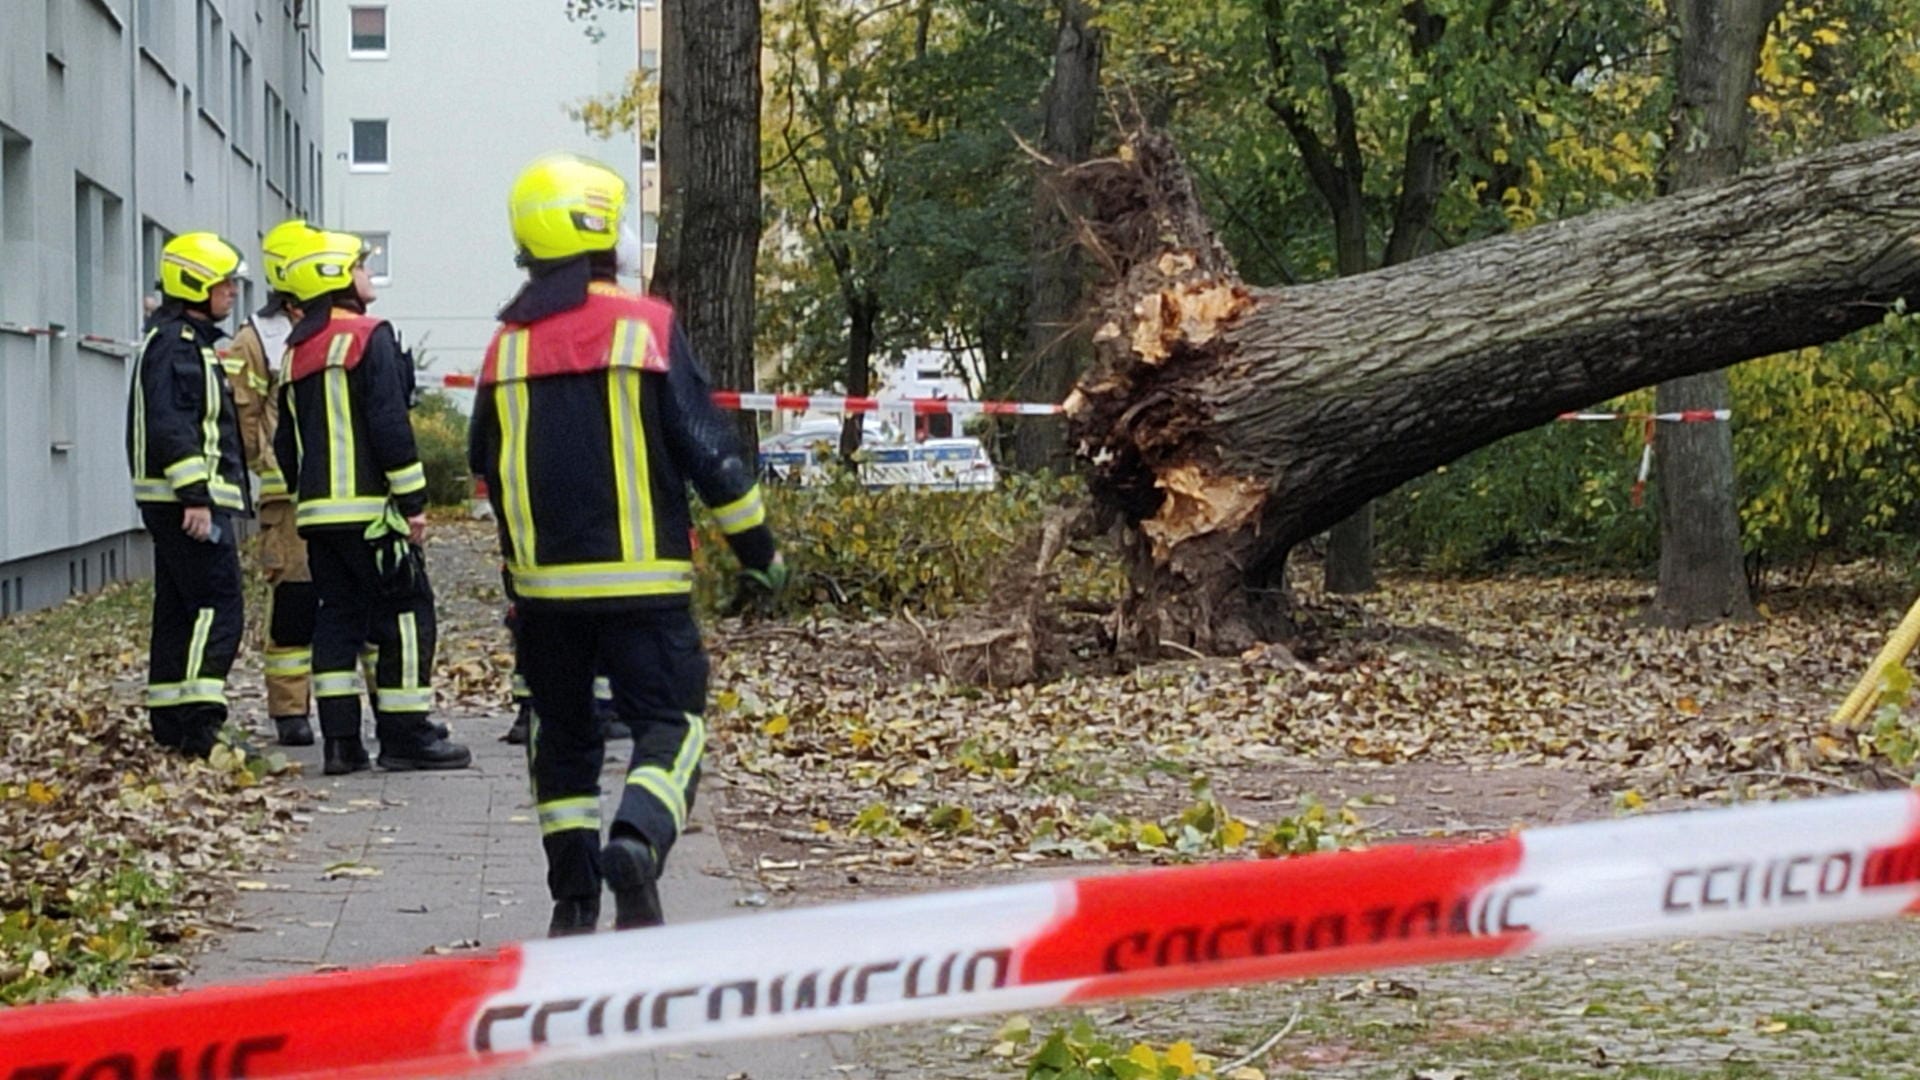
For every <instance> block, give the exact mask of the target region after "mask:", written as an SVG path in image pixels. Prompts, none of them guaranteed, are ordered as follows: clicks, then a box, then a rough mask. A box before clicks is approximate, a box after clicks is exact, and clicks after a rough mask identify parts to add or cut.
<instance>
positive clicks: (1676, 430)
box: [1653, 0, 1783, 626]
mask: <svg viewBox="0 0 1920 1080" xmlns="http://www.w3.org/2000/svg"><path fill="white" fill-rule="evenodd" d="M1782 2H1783V0H1679V2H1678V3H1677V4H1675V5H1674V7H1675V15H1676V23H1677V28H1678V32H1679V35H1680V47H1679V49H1678V50H1677V54H1676V57H1675V61H1674V68H1675V78H1674V98H1673V121H1672V135H1671V136H1670V137H1669V139H1668V142H1667V147H1668V149H1667V158H1666V163H1665V168H1664V169H1663V170H1662V176H1661V188H1662V190H1664V191H1670V192H1679V191H1688V190H1691V189H1693V188H1697V187H1702V186H1704V185H1707V184H1711V183H1714V182H1716V181H1720V180H1725V179H1727V178H1729V177H1731V176H1733V175H1734V174H1735V173H1737V172H1739V171H1740V166H1741V163H1742V161H1744V160H1745V158H1746V152H1747V143H1748V136H1749V130H1750V124H1749V117H1750V116H1751V112H1750V110H1749V109H1748V106H1747V99H1748V97H1749V96H1751V94H1752V91H1753V89H1754V70H1755V68H1756V67H1757V66H1758V65H1759V61H1760V47H1761V45H1762V44H1763V43H1764V42H1765V41H1766V37H1767V26H1768V24H1770V23H1771V22H1773V19H1774V16H1775V15H1776V14H1778V13H1779V11H1780V6H1781V3H1782ZM1732 405H1733V391H1732V389H1731V388H1730V386H1729V385H1728V382H1727V373H1726V372H1725V371H1707V372H1702V373H1700V374H1698V375H1688V376H1683V377H1681V378H1677V379H1669V380H1666V381H1664V382H1662V383H1661V384H1660V386H1659V388H1658V389H1657V390H1656V391H1655V392H1654V411H1656V412H1663V413H1665V412H1680V411H1682V410H1687V409H1727V408H1731V407H1732ZM1659 436H1660V449H1659V453H1658V454H1657V455H1656V456H1655V458H1654V463H1655V468H1656V470H1657V476H1656V485H1657V486H1656V488H1655V492H1656V495H1657V502H1658V506H1659V514H1660V591H1659V594H1658V595H1657V597H1656V599H1655V600H1654V612H1653V613H1654V617H1655V618H1657V619H1658V620H1660V621H1661V622H1664V623H1666V624H1668V625H1674V626H1687V625H1691V624H1693V623H1699V622H1712V621H1714V620H1716V619H1725V618H1735V619H1750V618H1752V617H1753V602H1752V600H1751V599H1750V598H1749V597H1748V595H1747V577H1746V563H1745V560H1744V559H1743V558H1742V553H1741V544H1740V511H1739V502H1738V497H1737V495H1736V493H1735V491H1734V474H1733V431H1732V429H1731V427H1730V426H1729V425H1727V424H1666V425H1663V426H1662V430H1661V431H1660V432H1659Z"/></svg>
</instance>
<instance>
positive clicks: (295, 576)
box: [259, 500, 320, 718]
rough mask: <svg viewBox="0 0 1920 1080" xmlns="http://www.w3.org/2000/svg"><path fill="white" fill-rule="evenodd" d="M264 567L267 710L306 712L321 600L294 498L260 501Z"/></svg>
mask: <svg viewBox="0 0 1920 1080" xmlns="http://www.w3.org/2000/svg"><path fill="white" fill-rule="evenodd" d="M259 558H260V572H261V576H263V577H265V578H266V579H267V585H268V592H267V647H266V653H265V655H264V657H263V661H264V667H265V668H266V675H267V715H268V716H272V717H276V718H282V717H293V716H306V715H307V713H308V711H309V707H310V705H311V701H310V695H311V688H310V684H311V681H312V674H313V623H314V618H315V616H316V614H317V613H318V608H319V605H320V602H319V599H318V598H317V597H316V596H315V595H314V590H313V575H312V574H311V573H309V572H308V569H307V544H306V541H304V540H302V539H300V534H299V532H297V531H296V530H295V529H294V524H293V504H292V503H290V502H286V501H284V500H277V501H274V502H270V503H263V504H261V507H260V546H259Z"/></svg>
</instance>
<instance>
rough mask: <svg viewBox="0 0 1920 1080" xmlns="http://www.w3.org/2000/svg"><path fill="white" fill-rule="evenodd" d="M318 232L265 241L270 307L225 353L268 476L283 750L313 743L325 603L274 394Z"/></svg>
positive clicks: (269, 654) (272, 647) (262, 514)
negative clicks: (284, 464)
mask: <svg viewBox="0 0 1920 1080" xmlns="http://www.w3.org/2000/svg"><path fill="white" fill-rule="evenodd" d="M312 231H313V230H312V229H311V228H310V227H309V226H308V225H307V223H306V222H304V221H285V222H282V223H280V224H279V225H276V226H274V227H273V228H272V229H271V230H269V231H268V232H267V235H266V236H265V237H264V238H263V239H262V240H261V241H260V247H261V252H260V254H261V259H260V269H261V272H262V273H263V274H264V275H265V276H266V279H267V285H268V288H269V289H270V290H271V291H270V292H269V293H268V294H267V303H266V306H265V307H262V308H261V309H260V310H259V311H257V312H255V313H254V315H253V317H252V318H250V319H248V320H247V323H246V325H245V326H242V327H241V328H240V332H239V333H237V334H235V335H234V336H233V344H232V345H231V346H229V347H228V349H227V352H226V353H225V355H224V359H225V361H226V366H227V380H228V381H229V382H230V383H231V384H232V387H233V402H234V405H235V406H236V407H237V408H238V410H239V418H240V441H241V443H242V444H244V445H245V447H246V452H247V462H248V464H249V465H251V466H252V467H253V472H254V475H255V476H258V477H259V478H260V498H259V503H260V505H259V508H258V511H257V514H258V517H259V519H260V541H259V549H258V555H259V560H260V570H261V576H262V577H264V578H266V581H267V586H268V589H269V591H268V593H267V620H266V622H267V626H266V640H267V647H266V652H265V656H264V660H265V667H266V676H267V715H268V716H270V717H272V718H273V726H274V729H275V734H276V736H277V738H278V740H279V743H280V745H281V746H312V745H313V727H312V725H311V724H310V723H309V722H308V719H307V714H308V707H309V700H308V699H309V696H310V695H309V692H308V690H309V688H308V682H309V679H308V676H309V674H310V672H311V671H312V666H313V619H314V614H315V609H316V608H317V607H318V603H317V602H316V601H315V599H314V594H313V577H312V575H311V574H309V573H308V572H307V545H306V544H305V543H304V542H302V541H301V539H300V535H299V533H298V532H296V531H295V529H294V522H293V499H292V496H291V495H290V494H289V492H288V491H287V482H286V479H285V478H284V477H283V476H282V475H281V473H280V469H279V468H278V466H277V465H276V464H275V461H274V456H273V432H274V428H275V427H276V426H278V424H279V422H280V407H279V404H278V402H277V401H276V399H275V397H274V394H273V387H274V382H275V372H277V371H278V370H279V367H280V361H281V359H282V358H283V356H284V355H285V353H286V349H287V336H288V335H289V334H291V333H292V332H293V324H294V323H295V322H297V321H299V318H300V307H299V304H298V302H296V301H294V299H293V298H292V297H291V296H289V295H288V294H287V292H286V281H285V279H284V278H283V277H282V275H281V270H282V268H283V267H285V265H286V253H287V251H288V250H289V249H290V248H291V247H292V245H293V244H294V242H295V241H296V240H297V239H298V238H299V237H301V236H303V235H304V234H306V233H309V232H312Z"/></svg>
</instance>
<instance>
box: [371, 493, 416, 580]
mask: <svg viewBox="0 0 1920 1080" xmlns="http://www.w3.org/2000/svg"><path fill="white" fill-rule="evenodd" d="M408 532H409V526H408V522H407V519H406V518H405V517H404V516H402V515H401V514H400V512H399V511H398V510H397V509H395V508H394V507H393V506H391V505H389V506H388V507H387V512H386V514H385V515H383V516H381V517H379V518H376V519H375V520H374V521H372V522H371V523H369V524H368V525H367V528H366V531H365V532H364V533H362V535H363V536H364V537H365V538H366V541H367V546H368V547H369V548H371V549H372V551H373V566H374V570H375V571H377V572H378V573H379V575H380V592H381V595H383V596H389V597H409V596H413V595H414V594H415V593H416V592H417V591H418V590H419V589H420V587H421V582H422V581H423V580H424V579H425V578H426V557H425V555H424V554H423V553H422V552H421V550H420V549H419V548H418V547H417V546H415V545H414V543H413V540H412V539H411V537H410V536H409V535H408Z"/></svg>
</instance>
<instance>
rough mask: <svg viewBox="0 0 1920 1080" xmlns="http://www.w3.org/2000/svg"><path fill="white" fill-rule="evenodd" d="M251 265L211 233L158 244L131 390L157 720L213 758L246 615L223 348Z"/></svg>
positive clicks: (130, 442) (238, 486)
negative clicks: (155, 280) (149, 576)
mask: <svg viewBox="0 0 1920 1080" xmlns="http://www.w3.org/2000/svg"><path fill="white" fill-rule="evenodd" d="M245 274H246V263H245V262H243V261H242V260H241V258H240V252H239V251H237V250H235V248H234V247H233V245H231V244H229V243H227V242H226V241H225V240H222V239H220V238H219V237H218V236H216V235H214V234H213V233H208V232H196V233H187V234H184V235H182V236H177V237H174V238H173V239H172V240H169V241H168V242H167V244H166V246H165V247H163V248H162V249H161V252H160V294H161V297H162V300H161V303H160V305H159V306H158V307H156V308H155V309H154V311H153V313H152V314H151V315H150V316H149V317H148V320H147V336H146V342H145V344H144V345H143V346H142V348H141V351H140V360H139V364H138V366H137V368H136V370H135V373H134V378H133V383H132V386H131V388H130V391H131V392H130V393H129V394H128V395H127V397H128V401H127V460H128V464H129V465H130V466H131V468H132V472H133V497H134V501H135V502H136V503H138V504H139V506H140V517H141V520H142V521H143V522H145V524H146V527H147V531H148V532H149V533H152V534H153V561H154V575H153V631H152V638H151V641H150V644H149V648H148V656H147V716H148V723H149V724H150V726H151V727H152V730H153V737H154V740H155V741H157V742H158V743H159V744H160V745H161V746H164V747H167V748H168V749H172V750H178V751H181V752H183V753H187V754H191V755H193V756H195V757H202V758H204V757H206V756H208V755H209V754H211V753H212V752H213V748H214V745H215V744H216V743H217V742H218V741H219V736H220V729H221V728H222V727H223V726H225V724H226V721H227V695H226V682H227V670H228V668H230V667H232V665H233V656H234V653H235V652H236V651H237V650H238V649H239V646H240V631H241V627H242V622H243V615H242V611H241V596H240V558H239V554H238V549H237V548H236V547H235V533H236V532H237V530H236V529H235V527H234V518H236V517H241V516H245V515H246V514H247V513H248V502H247V464H246V459H245V457H244V455H243V451H242V449H241V445H240V432H239V428H238V423H237V420H236V417H235V411H234V405H233V394H232V392H231V391H230V390H229V389H228V387H227V380H226V379H224V378H222V377H221V370H222V369H221V363H220V358H219V355H218V354H217V353H216V352H215V351H214V344H215V343H216V342H218V341H219V340H220V339H221V338H222V337H223V336H225V335H224V333H223V332H222V331H221V329H220V327H219V322H220V320H222V319H224V318H226V317H227V315H228V314H229V313H230V312H231V311H232V310H233V303H234V296H235V294H236V293H237V291H238V288H239V286H238V285H237V284H236V282H237V280H238V279H239V278H241V277H243V276H245Z"/></svg>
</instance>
